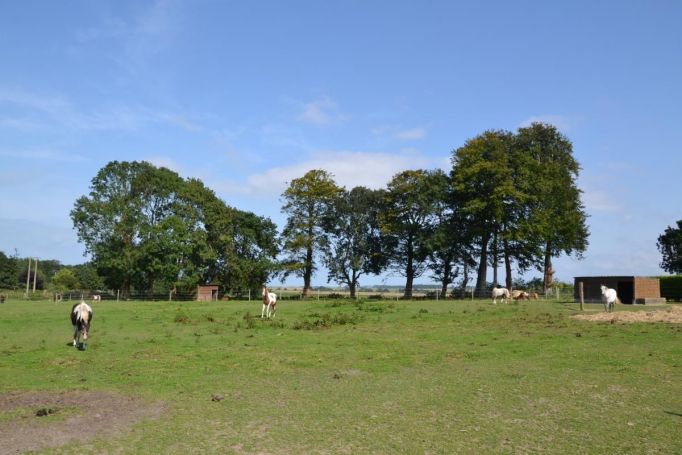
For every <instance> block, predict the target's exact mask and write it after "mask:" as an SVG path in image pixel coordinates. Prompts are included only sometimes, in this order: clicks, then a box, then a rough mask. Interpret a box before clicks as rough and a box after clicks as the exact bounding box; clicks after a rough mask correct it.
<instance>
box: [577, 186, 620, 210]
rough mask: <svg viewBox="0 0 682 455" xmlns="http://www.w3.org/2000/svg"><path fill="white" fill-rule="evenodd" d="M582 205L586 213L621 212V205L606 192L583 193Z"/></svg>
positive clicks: (591, 191) (592, 191)
mask: <svg viewBox="0 0 682 455" xmlns="http://www.w3.org/2000/svg"><path fill="white" fill-rule="evenodd" d="M582 200H583V203H584V204H585V208H586V209H587V211H588V212H610V213H619V212H622V211H623V207H622V205H620V204H618V203H617V202H616V201H615V198H614V197H613V196H611V195H610V194H609V193H607V192H606V191H601V190H595V189H588V190H585V191H584V192H583V196H582Z"/></svg>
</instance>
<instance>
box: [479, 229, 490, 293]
mask: <svg viewBox="0 0 682 455" xmlns="http://www.w3.org/2000/svg"><path fill="white" fill-rule="evenodd" d="M489 241H490V233H488V232H486V233H485V234H483V236H482V237H481V259H480V262H479V263H478V276H477V277H476V296H477V297H485V290H486V289H485V286H486V275H487V274H488V242H489Z"/></svg>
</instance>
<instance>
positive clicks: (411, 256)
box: [380, 169, 442, 298]
mask: <svg viewBox="0 0 682 455" xmlns="http://www.w3.org/2000/svg"><path fill="white" fill-rule="evenodd" d="M441 174H442V172H441V171H426V170H421V169H420V170H411V171H403V172H400V173H398V174H396V175H395V176H394V177H393V178H392V179H391V181H390V182H389V183H388V185H387V192H386V196H385V204H384V206H385V209H384V210H383V211H382V213H381V215H380V221H381V227H382V231H383V232H384V233H385V235H386V236H387V238H388V239H389V242H390V243H389V244H390V246H391V248H390V250H388V251H387V253H388V254H389V261H390V264H391V267H392V268H393V270H395V271H396V272H397V273H399V274H401V275H403V276H404V277H405V292H404V297H405V298H411V297H412V287H413V283H414V279H415V278H418V277H420V276H421V275H422V274H423V273H424V272H425V271H426V269H427V259H428V257H429V253H430V249H429V248H430V247H431V244H430V242H429V240H430V238H431V235H432V234H433V231H434V229H435V225H436V222H437V217H438V206H439V202H440V200H441V199H440V198H441V197H442V190H441V186H440V185H441V182H442V175H441Z"/></svg>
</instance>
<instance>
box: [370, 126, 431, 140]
mask: <svg viewBox="0 0 682 455" xmlns="http://www.w3.org/2000/svg"><path fill="white" fill-rule="evenodd" d="M371 132H372V134H373V135H375V136H389V137H392V138H395V139H399V140H401V141H417V140H420V139H424V138H425V137H426V134H427V131H426V128H421V127H417V128H401V127H398V126H387V125H385V126H379V127H376V128H373V129H372V130H371Z"/></svg>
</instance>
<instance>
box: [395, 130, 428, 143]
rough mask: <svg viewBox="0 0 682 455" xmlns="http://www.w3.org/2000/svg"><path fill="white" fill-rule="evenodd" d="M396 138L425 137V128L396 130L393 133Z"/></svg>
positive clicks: (409, 139) (413, 138) (411, 138)
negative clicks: (396, 131) (395, 132)
mask: <svg viewBox="0 0 682 455" xmlns="http://www.w3.org/2000/svg"><path fill="white" fill-rule="evenodd" d="M395 136H396V137H397V138H398V139H403V140H406V141H416V140H419V139H424V138H425V137H426V130H425V129H424V128H412V129H409V130H403V131H398V133H397V134H396V135H395Z"/></svg>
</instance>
